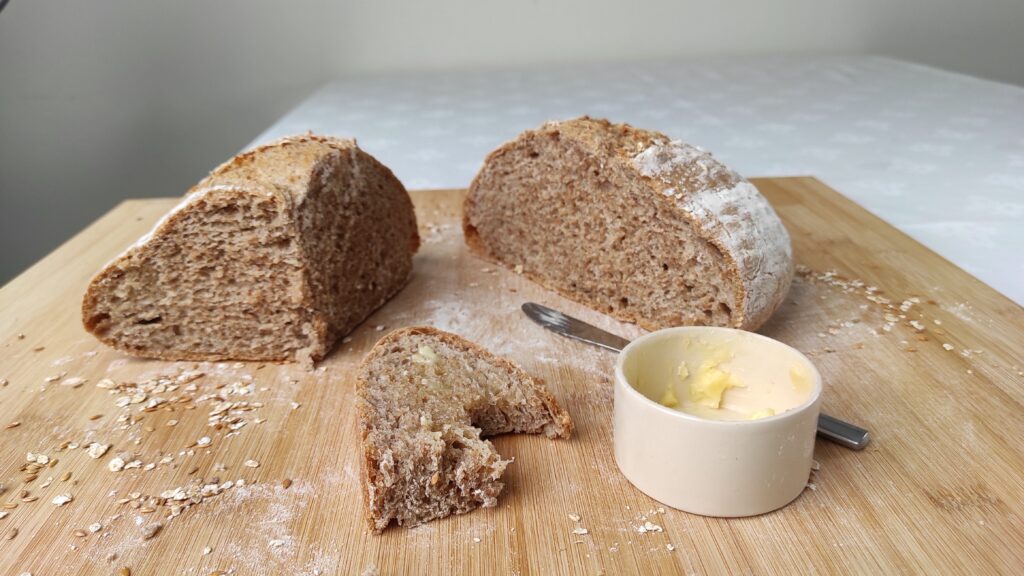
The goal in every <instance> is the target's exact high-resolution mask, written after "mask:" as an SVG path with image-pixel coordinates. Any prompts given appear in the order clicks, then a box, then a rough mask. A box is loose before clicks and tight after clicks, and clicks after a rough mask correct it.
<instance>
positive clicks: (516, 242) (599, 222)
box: [463, 117, 793, 330]
mask: <svg viewBox="0 0 1024 576" xmlns="http://www.w3.org/2000/svg"><path fill="white" fill-rule="evenodd" d="M463 229H464V232H465V238H466V243H467V244H468V245H469V247H470V248H471V249H472V250H473V251H475V252H476V253H478V254H480V255H482V256H484V257H485V258H488V259H491V260H494V261H496V262H498V263H501V264H504V265H505V266H508V267H510V268H516V269H517V270H519V271H521V272H522V273H523V274H524V275H525V276H527V277H528V278H530V279H532V280H534V281H535V282H538V283H540V284H542V285H544V286H546V287H548V288H551V289H554V290H556V291H558V292H560V293H562V294H563V295H565V296H567V297H568V298H571V299H573V300H576V301H578V302H581V303H583V304H586V305H588V306H590V307H592V308H596V309H598V310H601V311H603V312H606V313H608V314H611V315H612V316H615V317H617V318H619V319H622V320H626V321H629V322H635V323H637V324H639V325H640V326H642V327H644V328H647V329H650V330H655V329H659V328H665V327H669V326H679V325H712V326H732V327H735V328H744V329H747V330H754V329H756V328H757V327H758V326H760V325H761V324H762V323H764V321H765V320H767V319H768V317H769V316H770V315H771V314H772V312H774V311H775V309H776V308H778V306H779V305H780V304H781V303H782V301H783V299H784V298H785V295H786V292H787V290H788V289H789V284H790V281H791V280H792V276H793V257H792V249H791V247H790V241H789V235H788V234H787V233H786V229H785V227H784V226H783V225H782V222H781V221H780V220H779V218H778V216H777V215H776V214H775V211H774V210H773V209H772V207H771V205H769V204H768V201H767V200H766V199H765V198H764V196H762V195H761V194H760V193H759V192H758V191H757V189H756V188H754V186H753V185H752V184H751V183H750V182H748V181H747V180H745V179H743V178H742V177H741V176H740V175H739V174H737V173H736V172H733V171H732V170H730V169H729V168H727V167H726V166H725V165H723V164H722V163H721V162H719V161H717V160H716V159H714V158H713V157H712V156H711V155H710V154H708V153H707V152H705V151H703V150H701V149H700V148H696V147H694V146H690V145H687V144H683V143H682V142H678V141H672V140H669V138H668V137H667V136H665V135H664V134H660V133H658V132H650V131H647V130H639V129H636V128H633V127H631V126H629V125H626V124H611V123H609V122H608V121H606V120H594V119H590V118H587V117H583V118H578V119H575V120H569V121H566V122H550V123H547V124H544V125H543V126H541V127H540V128H538V129H537V130H530V131H527V132H524V133H523V134H521V135H520V136H519V137H518V138H516V139H515V140H513V141H511V142H508V143H506V144H504V145H502V146H501V147H500V148H498V149H497V150H495V151H493V152H492V153H491V154H490V155H489V156H488V157H487V159H486V160H485V162H484V166H483V168H482V169H481V170H480V173H479V174H477V176H476V178H475V179H474V180H473V182H472V184H471V185H470V187H469V194H468V195H467V197H466V201H465V208H464V213H463ZM520 266H521V268H520Z"/></svg>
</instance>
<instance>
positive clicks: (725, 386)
mask: <svg viewBox="0 0 1024 576" xmlns="http://www.w3.org/2000/svg"><path fill="white" fill-rule="evenodd" d="M682 344H683V349H684V351H685V356H686V359H685V360H683V361H681V362H680V363H679V365H678V367H677V368H676V370H675V372H676V374H675V375H676V376H677V378H678V380H675V381H672V382H669V383H668V385H667V386H666V387H665V390H664V392H663V393H662V395H661V398H660V400H659V403H660V404H661V405H663V406H666V407H668V408H674V409H676V410H680V411H682V412H687V413H689V414H693V415H694V416H700V417H701V418H708V419H712V420H757V419H760V418H768V417H770V416H774V415H775V413H776V412H775V409H774V408H772V407H770V406H767V405H766V404H767V403H768V402H770V400H769V399H768V398H764V397H762V395H761V394H757V393H752V392H751V391H747V390H746V386H745V384H744V383H743V382H741V381H740V379H739V378H737V377H736V375H735V374H733V373H732V371H731V369H729V368H728V367H727V366H726V365H727V364H728V363H729V362H731V361H732V360H733V359H734V358H733V356H734V354H733V349H732V346H730V345H728V344H712V343H708V342H704V341H702V340H698V341H693V340H690V339H689V338H687V339H684V340H683V342H682ZM688 362H689V363H688ZM802 369H803V367H801V366H795V367H794V369H793V370H791V371H790V375H791V377H792V379H793V382H794V386H799V384H798V381H799V382H804V383H809V376H808V375H807V374H806V372H805V371H804V372H797V370H802ZM734 388H742V389H744V393H743V394H742V395H741V396H737V397H733V396H732V393H730V392H729V391H730V390H732V389H734ZM762 402H763V403H762Z"/></svg>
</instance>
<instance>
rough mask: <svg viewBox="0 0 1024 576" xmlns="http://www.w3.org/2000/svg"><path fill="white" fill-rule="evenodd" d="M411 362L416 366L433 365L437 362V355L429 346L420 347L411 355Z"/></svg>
mask: <svg viewBox="0 0 1024 576" xmlns="http://www.w3.org/2000/svg"><path fill="white" fill-rule="evenodd" d="M412 361H413V362H415V363H417V364H433V363H435V362H437V353H435V352H434V349H433V348H431V347H430V346H420V349H419V350H418V351H417V352H416V353H415V354H413V355H412Z"/></svg>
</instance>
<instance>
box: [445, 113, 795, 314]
mask: <svg viewBox="0 0 1024 576" xmlns="http://www.w3.org/2000/svg"><path fill="white" fill-rule="evenodd" d="M542 139H558V140H559V141H560V143H561V144H562V145H563V146H566V147H571V148H572V149H575V150H580V151H581V152H582V153H583V154H586V155H589V156H592V157H596V158H598V159H599V161H600V164H601V165H602V166H603V167H605V168H606V169H614V170H618V171H620V172H621V173H625V174H628V175H630V176H631V178H633V179H635V180H638V181H641V182H643V183H644V185H645V187H646V188H647V189H648V190H649V192H650V194H651V196H652V197H653V198H654V199H655V201H656V202H658V203H659V204H660V205H661V206H663V207H664V208H665V209H667V210H669V211H671V212H672V213H674V214H675V215H676V216H677V217H678V218H679V219H682V220H685V221H686V222H687V223H689V225H690V227H691V229H692V230H693V231H694V232H695V233H696V234H697V235H698V236H699V237H700V238H702V239H704V240H705V241H707V242H709V243H710V244H711V245H713V246H715V247H716V248H717V249H718V250H719V252H720V253H721V254H722V256H723V258H724V260H725V264H726V266H725V270H724V273H725V275H726V277H727V278H728V279H729V281H730V284H731V285H732V286H733V295H732V296H733V301H734V302H736V303H739V304H741V305H740V306H739V307H737V309H734V310H733V311H732V313H731V315H730V322H729V325H730V326H731V327H734V328H741V329H746V330H755V329H757V328H758V327H759V326H761V325H762V324H763V323H764V322H765V321H766V320H767V319H768V318H769V317H770V316H771V314H772V313H773V312H774V311H775V310H776V309H777V308H778V307H779V306H780V305H781V304H782V302H783V300H784V299H785V296H786V294H787V292H788V290H789V286H790V283H791V281H792V277H793V259H792V247H791V244H790V240H789V235H788V233H787V232H786V229H785V227H784V226H783V225H782V223H781V221H780V220H779V219H778V216H777V215H776V214H775V212H774V210H773V209H772V207H771V206H770V205H769V204H768V202H767V200H766V199H765V198H764V197H763V196H762V195H761V194H760V193H759V192H757V190H756V188H754V187H753V185H752V184H750V182H749V181H747V180H746V179H744V178H743V177H742V176H740V175H739V174H737V173H736V172H734V171H732V170H730V169H729V168H727V167H726V166H725V165H724V164H722V163H720V162H718V161H717V160H715V159H714V158H713V157H711V156H710V154H707V153H706V152H704V151H703V150H701V149H699V148H696V147H692V146H688V145H685V144H682V143H681V142H677V141H672V140H670V139H669V137H668V136H666V135H664V134H662V133H660V132H655V131H650V130H642V129H638V128H634V127H632V126H630V125H629V124H613V123H611V122H609V121H607V120H603V119H592V118H590V117H588V116H583V117H580V118H576V119H573V120H567V121H562V122H548V123H545V124H543V125H542V126H540V127H539V128H537V129H536V130H527V131H526V132H524V133H522V134H520V135H519V136H518V137H516V138H515V139H513V140H511V141H509V142H506V143H505V144H503V145H502V146H500V147H498V148H497V149H495V150H493V151H492V152H491V153H490V154H488V156H487V157H486V159H485V160H484V165H483V167H482V168H481V170H480V171H479V172H478V173H477V175H476V177H474V179H473V181H472V183H471V184H470V186H469V193H468V194H467V196H466V199H465V201H464V205H463V218H462V226H463V233H464V237H465V242H466V245H467V246H468V247H469V248H470V250H471V251H472V252H473V253H475V254H476V255H478V256H480V257H483V258H484V259H486V260H489V261H491V262H495V263H497V264H501V265H503V266H506V267H509V268H512V267H513V266H514V264H515V263H511V262H503V261H501V259H499V258H497V257H496V256H495V255H494V254H493V253H492V252H491V251H490V250H489V249H488V247H487V246H486V244H485V242H484V241H483V239H482V238H481V235H480V233H479V231H478V230H477V229H476V227H475V226H474V224H473V221H472V220H473V214H474V212H475V210H476V204H477V201H478V197H479V190H480V189H481V186H482V184H481V181H482V180H483V178H484V177H485V176H486V175H487V174H488V171H489V170H490V169H491V167H492V166H495V165H496V163H499V162H502V161H503V157H504V156H505V155H511V154H512V153H513V152H514V151H516V150H517V148H519V147H521V146H528V145H529V144H530V143H531V142H533V141H536V140H542ZM694 166H697V167H699V168H700V169H701V170H699V171H698V170H694V169H693V167H694ZM522 274H523V275H524V276H526V277H527V278H529V279H530V280H532V281H534V282H537V283H539V284H541V285H544V286H546V287H547V288H550V289H553V290H555V291H557V292H559V293H560V294H562V295H563V296H565V297H567V298H569V299H572V300H576V301H579V302H581V303H583V304H586V305H588V306H591V307H595V308H599V309H600V308H601V307H600V306H599V305H598V302H597V301H595V300H594V299H592V298H588V297H587V296H586V295H585V294H581V293H577V292H573V291H571V290H566V289H564V288H562V287H560V286H557V285H554V284H552V283H550V282H546V281H545V279H544V278H542V277H540V276H539V275H537V274H534V273H533V272H532V271H531V270H528V269H526V270H523V271H522ZM610 313H611V314H612V315H614V316H616V317H617V318H619V319H621V320H625V321H628V322H632V323H635V324H637V325H639V326H641V327H643V328H645V329H648V330H656V329H660V328H665V327H666V326H665V325H663V324H661V323H657V322H652V321H651V320H650V319H648V318H645V317H643V316H640V315H638V314H636V313H633V312H631V311H630V310H623V309H616V310H614V311H611V312H610Z"/></svg>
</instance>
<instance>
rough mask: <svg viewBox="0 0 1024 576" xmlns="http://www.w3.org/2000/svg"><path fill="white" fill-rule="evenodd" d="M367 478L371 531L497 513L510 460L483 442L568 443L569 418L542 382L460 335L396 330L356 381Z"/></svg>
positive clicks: (366, 362)
mask: <svg viewBox="0 0 1024 576" xmlns="http://www.w3.org/2000/svg"><path fill="white" fill-rule="evenodd" d="M356 396H357V400H356V401H357V410H358V414H359V427H360V438H361V446H362V458H361V463H362V467H361V481H362V484H363V496H364V498H365V504H366V515H367V520H368V522H369V524H370V527H371V529H373V530H374V531H375V532H380V531H381V530H383V529H384V528H386V527H387V526H388V524H390V523H391V522H392V521H395V522H397V523H398V524H399V525H401V526H416V525H418V524H422V523H424V522H427V521H430V520H434V519H437V518H442V517H445V516H449V515H452V514H462V513H465V512H469V511H470V510H473V509H475V508H478V507H481V506H494V505H495V504H496V503H497V497H498V494H499V493H500V492H501V489H502V487H503V484H502V482H501V480H500V478H501V475H502V472H504V470H505V467H506V466H508V464H509V463H510V462H511V460H507V459H504V458H502V457H501V455H500V454H498V452H497V451H496V450H495V449H494V445H493V444H491V443H490V442H489V441H487V440H485V439H483V438H482V436H492V435H495V434H504V433H508V432H526V433H531V434H537V433H543V434H545V435H547V436H548V437H549V438H559V437H560V438H568V437H569V435H570V434H571V433H572V421H571V420H570V418H569V415H568V414H567V413H566V412H565V411H564V410H563V409H562V408H561V407H559V405H558V403H557V402H556V401H555V399H554V397H553V396H552V395H551V394H550V393H549V392H548V390H547V388H546V386H545V385H544V383H543V381H541V380H540V379H538V378H534V377H531V376H530V375H529V374H527V373H526V372H524V371H523V370H522V369H520V368H519V367H517V366H516V365H514V364H512V363H511V362H509V361H508V360H504V359H502V358H498V357H496V356H494V355H493V354H491V353H490V352H488V351H486V350H484V349H483V348H481V347H480V346H477V345H476V344H474V343H472V342H470V341H468V340H466V339H464V338H462V337H460V336H457V335H455V334H451V333H448V332H443V331H441V330H437V329H434V328H429V327H412V328H404V329H400V330H396V331H394V332H392V333H390V334H388V335H387V336H385V337H384V338H382V339H381V340H380V341H379V342H378V343H377V344H376V345H375V346H374V347H373V349H372V350H371V351H370V353H369V354H368V355H367V356H366V358H365V359H364V360H363V363H362V365H361V366H360V368H359V375H358V380H357V384H356Z"/></svg>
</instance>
